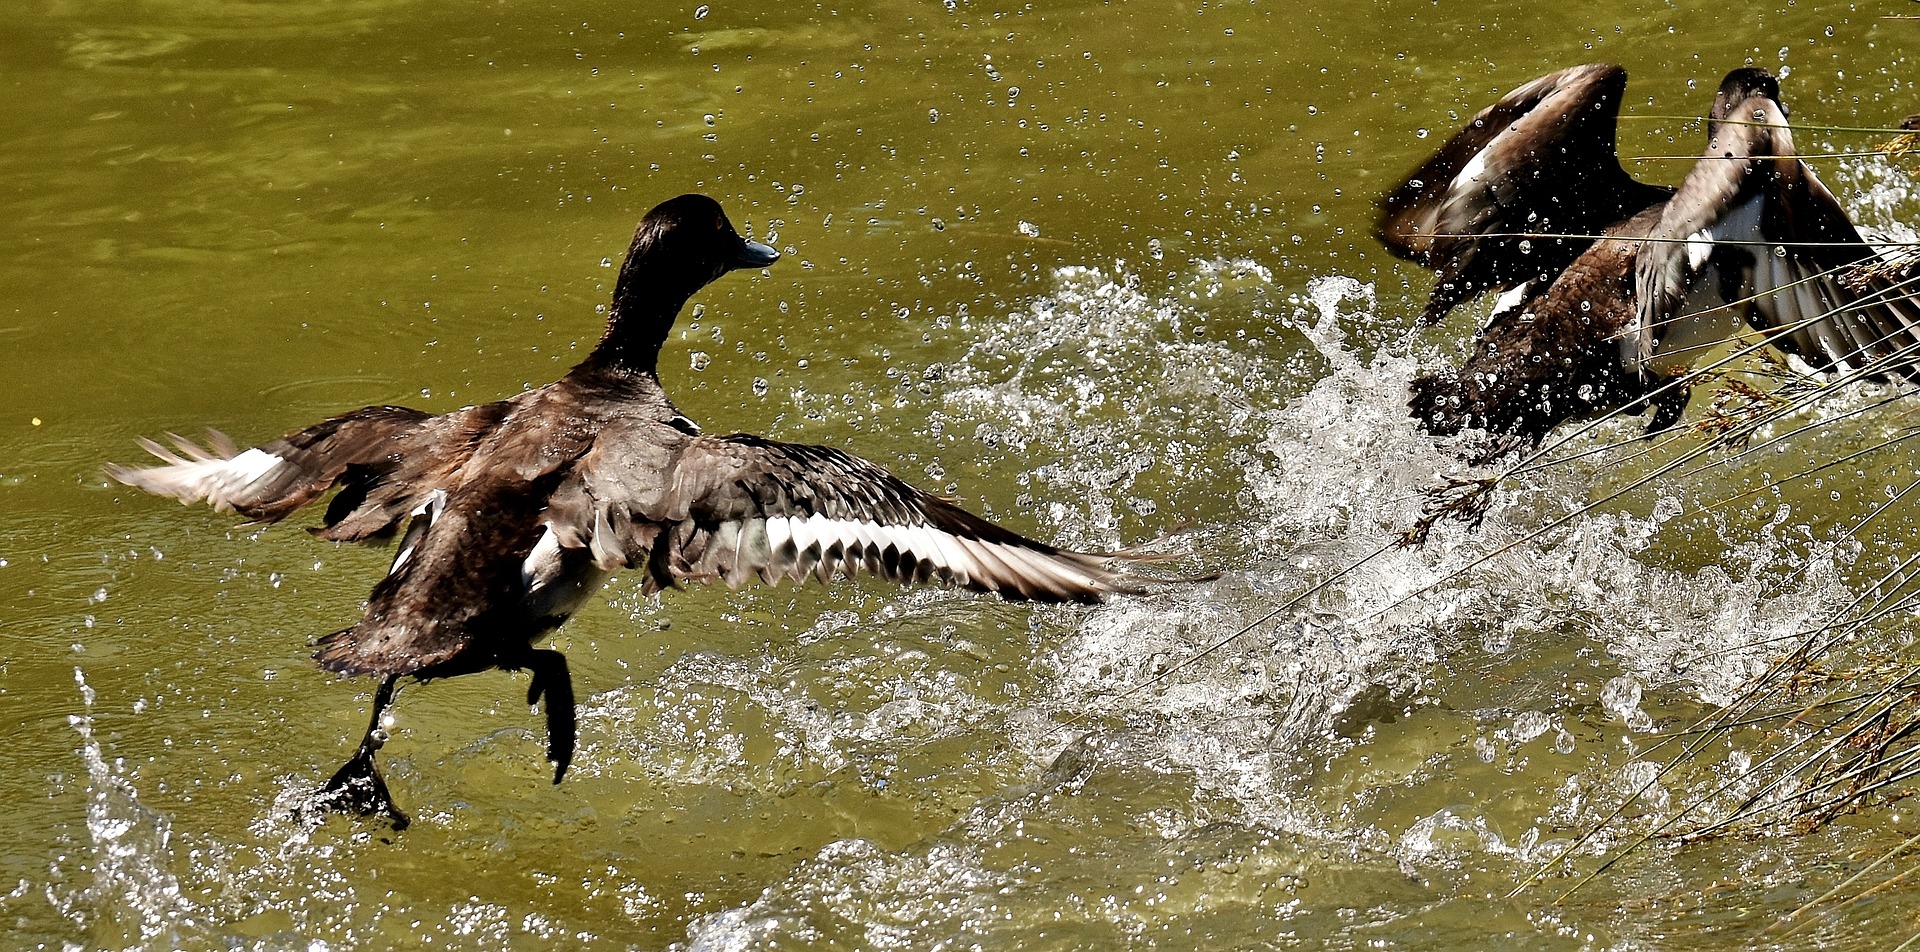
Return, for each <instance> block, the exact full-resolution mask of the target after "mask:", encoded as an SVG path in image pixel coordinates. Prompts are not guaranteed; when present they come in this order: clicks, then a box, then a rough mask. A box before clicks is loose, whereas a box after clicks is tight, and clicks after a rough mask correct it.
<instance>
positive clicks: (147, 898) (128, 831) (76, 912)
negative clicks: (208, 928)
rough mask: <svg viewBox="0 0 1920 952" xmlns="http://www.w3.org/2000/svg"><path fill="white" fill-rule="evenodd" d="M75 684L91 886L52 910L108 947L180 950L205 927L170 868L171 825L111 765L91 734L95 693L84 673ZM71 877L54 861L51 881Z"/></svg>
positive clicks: (74, 720) (121, 769)
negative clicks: (79, 708)
mask: <svg viewBox="0 0 1920 952" xmlns="http://www.w3.org/2000/svg"><path fill="white" fill-rule="evenodd" d="M73 680H74V683H75V684H77V685H79V688H80V698H81V702H82V704H83V706H84V710H85V713H82V714H75V715H71V716H69V717H68V719H67V722H68V724H70V725H71V726H72V727H73V729H74V731H75V732H76V733H77V734H79V735H80V750H79V753H80V759H81V762H82V763H84V764H85V765H86V768H87V834H88V838H89V841H90V844H91V849H90V850H89V854H90V856H89V861H88V862H86V863H85V864H84V865H85V872H88V873H91V874H92V878H93V881H92V882H91V883H90V884H89V885H87V886H85V887H83V888H80V889H78V890H76V891H74V892H72V893H69V894H67V895H65V896H57V895H56V896H53V897H52V898H53V900H54V904H55V906H56V907H58V908H59V909H60V911H61V912H62V914H64V915H66V916H67V917H68V918H69V919H71V920H72V921H74V922H75V923H76V924H78V925H80V926H82V927H83V928H85V929H87V931H88V932H89V933H91V934H92V936H93V937H94V939H95V941H96V942H98V943H100V944H101V945H103V946H107V947H119V946H129V945H143V946H159V947H166V946H178V945H179V944H180V943H181V942H182V941H183V940H184V939H185V937H186V936H188V935H190V934H193V933H195V932H196V931H198V930H199V929H200V928H201V925H200V922H201V920H202V915H201V912H200V910H198V909H196V908H195V907H194V905H193V903H191V902H190V901H188V900H187V898H186V897H185V896H183V895H182V894H181V891H180V882H179V880H178V879H177V878H176V877H175V876H174V874H173V872H172V869H171V865H172V858H173V853H172V849H171V846H170V840H171V839H172V836H173V824H172V821H171V820H169V819H168V818H167V817H166V816H165V815H164V814H161V813H159V812H156V811H154V810H152V809H149V808H148V807H147V806H146V805H145V804H143V803H141V802H140V794H139V791H137V790H136V789H134V786H133V782H132V781H131V780H129V779H128V777H127V774H126V768H125V766H124V765H123V764H120V763H118V762H115V763H112V764H109V763H108V762H107V759H106V755H105V754H104V753H103V752H102V751H101V747H100V742H99V740H98V739H97V738H96V737H95V736H94V732H93V704H94V700H95V698H94V691H93V688H91V687H89V686H88V685H87V679H86V675H85V673H84V672H82V671H81V670H80V669H79V668H75V669H74V670H73ZM66 878H67V876H66V873H65V871H64V870H62V869H61V868H60V864H59V863H58V862H56V863H55V866H54V870H53V879H54V881H56V882H59V881H62V880H64V879H66Z"/></svg>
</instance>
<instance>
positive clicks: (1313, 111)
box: [1307, 105, 1320, 116]
mask: <svg viewBox="0 0 1920 952" xmlns="http://www.w3.org/2000/svg"><path fill="white" fill-rule="evenodd" d="M1319 114H1320V107H1319V106H1313V105H1309V106H1308V107H1307V115H1309V116H1317V115H1319Z"/></svg>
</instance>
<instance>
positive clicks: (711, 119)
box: [701, 113, 720, 126]
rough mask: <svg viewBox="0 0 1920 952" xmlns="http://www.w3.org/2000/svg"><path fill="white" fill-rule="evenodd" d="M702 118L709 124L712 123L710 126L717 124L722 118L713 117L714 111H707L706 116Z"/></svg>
mask: <svg viewBox="0 0 1920 952" xmlns="http://www.w3.org/2000/svg"><path fill="white" fill-rule="evenodd" d="M701 118H702V119H703V120H704V121H705V122H706V124H707V125H710V126H711V125H717V124H719V122H720V120H718V119H715V118H714V117H713V113H707V114H706V115H705V116H702V117H701Z"/></svg>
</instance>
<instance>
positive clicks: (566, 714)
mask: <svg viewBox="0 0 1920 952" xmlns="http://www.w3.org/2000/svg"><path fill="white" fill-rule="evenodd" d="M522 663H523V664H524V665H525V666H526V668H527V670H528V671H531V672H533V683H532V684H531V685H528V686H527V703H528V704H538V703H540V698H541V697H542V696H543V695H544V696H545V697H546V705H547V759H548V760H550V761H553V782H554V783H559V782H560V778H562V777H564V776H566V775H567V767H568V765H570V764H572V763H573V749H574V742H575V740H576V739H577V738H578V736H579V720H578V717H577V716H576V713H575V711H574V703H573V674H572V673H571V672H569V671H568V670H567V656H566V655H563V654H561V653H560V652H558V651H553V650H551V649H544V648H543V649H535V650H532V651H529V652H527V656H526V658H525V659H523V661H522Z"/></svg>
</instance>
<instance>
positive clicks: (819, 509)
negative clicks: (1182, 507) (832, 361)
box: [547, 433, 1141, 602]
mask: <svg viewBox="0 0 1920 952" xmlns="http://www.w3.org/2000/svg"><path fill="white" fill-rule="evenodd" d="M601 436H602V442H601V444H600V445H597V446H596V448H595V451H594V454H593V455H592V456H590V457H589V458H588V459H586V460H583V461H582V462H583V465H582V467H581V468H580V470H579V472H578V478H577V480H575V481H574V482H572V483H571V484H570V485H569V486H567V487H563V488H562V490H561V491H560V492H557V493H555V496H554V499H553V500H552V502H551V504H550V505H549V508H548V515H547V518H548V521H549V524H550V525H552V526H553V529H554V531H555V533H556V535H557V536H558V537H559V538H558V541H559V542H560V544H561V545H562V546H566V547H585V548H588V549H590V550H591V551H592V552H593V555H594V559H595V561H596V563H597V564H599V565H600V566H601V567H602V568H609V569H610V568H617V567H639V566H644V567H645V568H646V571H647V575H648V583H647V584H648V587H649V588H650V589H651V588H659V587H664V586H669V585H673V584H676V583H678V582H679V581H681V580H691V581H720V582H725V583H726V584H728V585H730V586H738V585H740V584H742V583H744V582H746V581H747V580H749V579H752V578H759V579H761V580H762V581H764V582H767V583H769V584H777V583H779V582H780V581H781V580H782V579H792V580H794V581H795V582H805V581H806V580H807V579H808V578H818V579H819V580H821V581H822V582H826V581H829V580H831V579H832V578H833V577H834V576H836V575H847V576H852V575H855V574H857V573H859V572H862V571H865V572H868V573H870V574H873V575H876V576H879V577H882V578H889V579H892V580H894V581H897V582H900V583H902V584H915V583H922V582H932V583H935V584H943V585H953V586H959V587H963V588H968V589H972V590H974V591H980V592H992V593H995V594H998V595H1001V596H1004V597H1007V598H1012V599H1026V600H1033V601H1047V602H1065V601H1077V602H1093V601H1098V600H1100V599H1101V598H1102V597H1104V596H1106V595H1108V594H1111V593H1115V592H1138V591H1141V588H1140V586H1139V585H1138V584H1136V583H1135V582H1133V581H1131V580H1130V579H1129V578H1128V577H1127V576H1125V575H1123V574H1121V573H1119V572H1116V571H1114V570H1112V569H1110V568H1108V565H1109V563H1111V562H1113V561H1114V560H1115V558H1116V557H1114V556H1107V555H1098V554H1092V553H1085V552H1075V551H1070V550H1067V549H1060V548H1055V547H1054V546H1050V545H1047V544H1046V543H1044V542H1038V541H1035V540H1033V539H1029V538H1027V537H1025V536H1022V535H1020V534H1018V533H1015V532H1013V531H1011V530H1008V529H1005V528H1002V527H1000V526H998V525H996V524H994V523H992V522H989V521H987V520H986V519H983V518H981V517H979V516H976V515H973V514H972V513H969V512H967V511H966V510H964V509H961V508H959V507H958V506H955V505H953V504H952V503H949V502H946V501H945V500H942V499H940V498H938V497H935V496H932V495H930V494H928V493H925V492H922V491H920V490H918V489H915V488H913V487H912V486H909V485H908V484H907V483H905V482H903V481H901V480H900V479H899V478H897V477H895V476H894V475H893V474H891V473H889V472H887V471H886V470H884V469H881V468H880V467H878V466H875V465H873V464H872V463H869V462H866V461H865V460H862V459H859V458H857V457H854V456H851V455H849V454H847V453H843V452H841V451H839V450H835V449H830V448H827V447H822V446H804V445H798V444H792V443H780V442H776V441H773V440H767V439H762V438H760V437H756V436H750V435H744V434H736V435H733V436H725V437H692V438H688V439H686V440H684V441H681V442H679V443H678V444H677V445H676V446H673V447H670V448H668V447H661V446H660V445H659V444H658V443H650V444H646V445H644V446H642V447H640V448H639V449H638V450H637V452H640V453H643V454H646V453H651V454H657V455H658V456H659V458H657V459H646V460H641V461H634V460H631V459H625V460H620V461H618V462H616V461H614V460H611V459H609V458H608V457H607V456H606V455H605V453H606V451H608V450H611V449H614V447H616V446H618V445H619V443H620V442H621V441H613V442H608V441H606V437H607V436H608V434H606V433H602V434H601ZM635 442H638V441H635ZM669 457H671V458H669ZM660 474H670V475H666V476H664V477H662V476H661V475H660Z"/></svg>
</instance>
